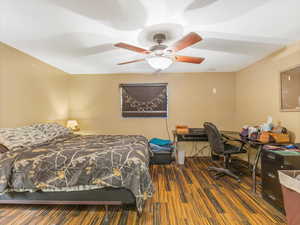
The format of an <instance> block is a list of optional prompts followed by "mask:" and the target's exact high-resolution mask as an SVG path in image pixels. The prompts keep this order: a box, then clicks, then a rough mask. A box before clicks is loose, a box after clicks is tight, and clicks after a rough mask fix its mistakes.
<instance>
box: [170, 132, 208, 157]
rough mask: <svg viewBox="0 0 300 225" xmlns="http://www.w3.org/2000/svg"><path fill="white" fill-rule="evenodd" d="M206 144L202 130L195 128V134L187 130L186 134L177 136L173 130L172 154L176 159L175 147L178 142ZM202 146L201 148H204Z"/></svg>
mask: <svg viewBox="0 0 300 225" xmlns="http://www.w3.org/2000/svg"><path fill="white" fill-rule="evenodd" d="M194 141H195V142H208V138H207V134H206V132H205V130H204V128H197V132H193V131H192V130H189V133H187V134H178V133H177V132H176V131H175V130H173V143H174V152H175V156H176V157H177V145H178V142H194ZM206 147H208V145H207V146H204V147H203V148H206Z"/></svg>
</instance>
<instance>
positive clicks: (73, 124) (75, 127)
mask: <svg viewBox="0 0 300 225" xmlns="http://www.w3.org/2000/svg"><path fill="white" fill-rule="evenodd" d="M67 128H69V129H71V130H72V131H79V130H80V128H79V124H78V122H77V120H68V122H67Z"/></svg>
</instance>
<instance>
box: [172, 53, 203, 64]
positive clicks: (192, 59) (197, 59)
mask: <svg viewBox="0 0 300 225" xmlns="http://www.w3.org/2000/svg"><path fill="white" fill-rule="evenodd" d="M175 60H176V61H177V62H185V63H195V64H200V63H202V62H203V61H204V60H205V58H201V57H192V56H181V55H176V56H175Z"/></svg>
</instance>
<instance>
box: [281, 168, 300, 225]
mask: <svg viewBox="0 0 300 225" xmlns="http://www.w3.org/2000/svg"><path fill="white" fill-rule="evenodd" d="M278 175H279V180H280V183H281V187H282V193H283V202H284V208H285V213H286V218H287V223H288V225H299V224H300V213H299V212H300V170H279V171H278Z"/></svg>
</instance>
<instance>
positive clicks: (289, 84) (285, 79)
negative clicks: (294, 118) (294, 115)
mask: <svg viewBox="0 0 300 225" xmlns="http://www.w3.org/2000/svg"><path fill="white" fill-rule="evenodd" d="M280 87H281V88H280V90H281V91H280V100H281V101H280V110H281V111H284V112H293V111H296V112H297V111H300V66H297V67H294V68H292V69H288V70H285V71H282V72H280Z"/></svg>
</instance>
